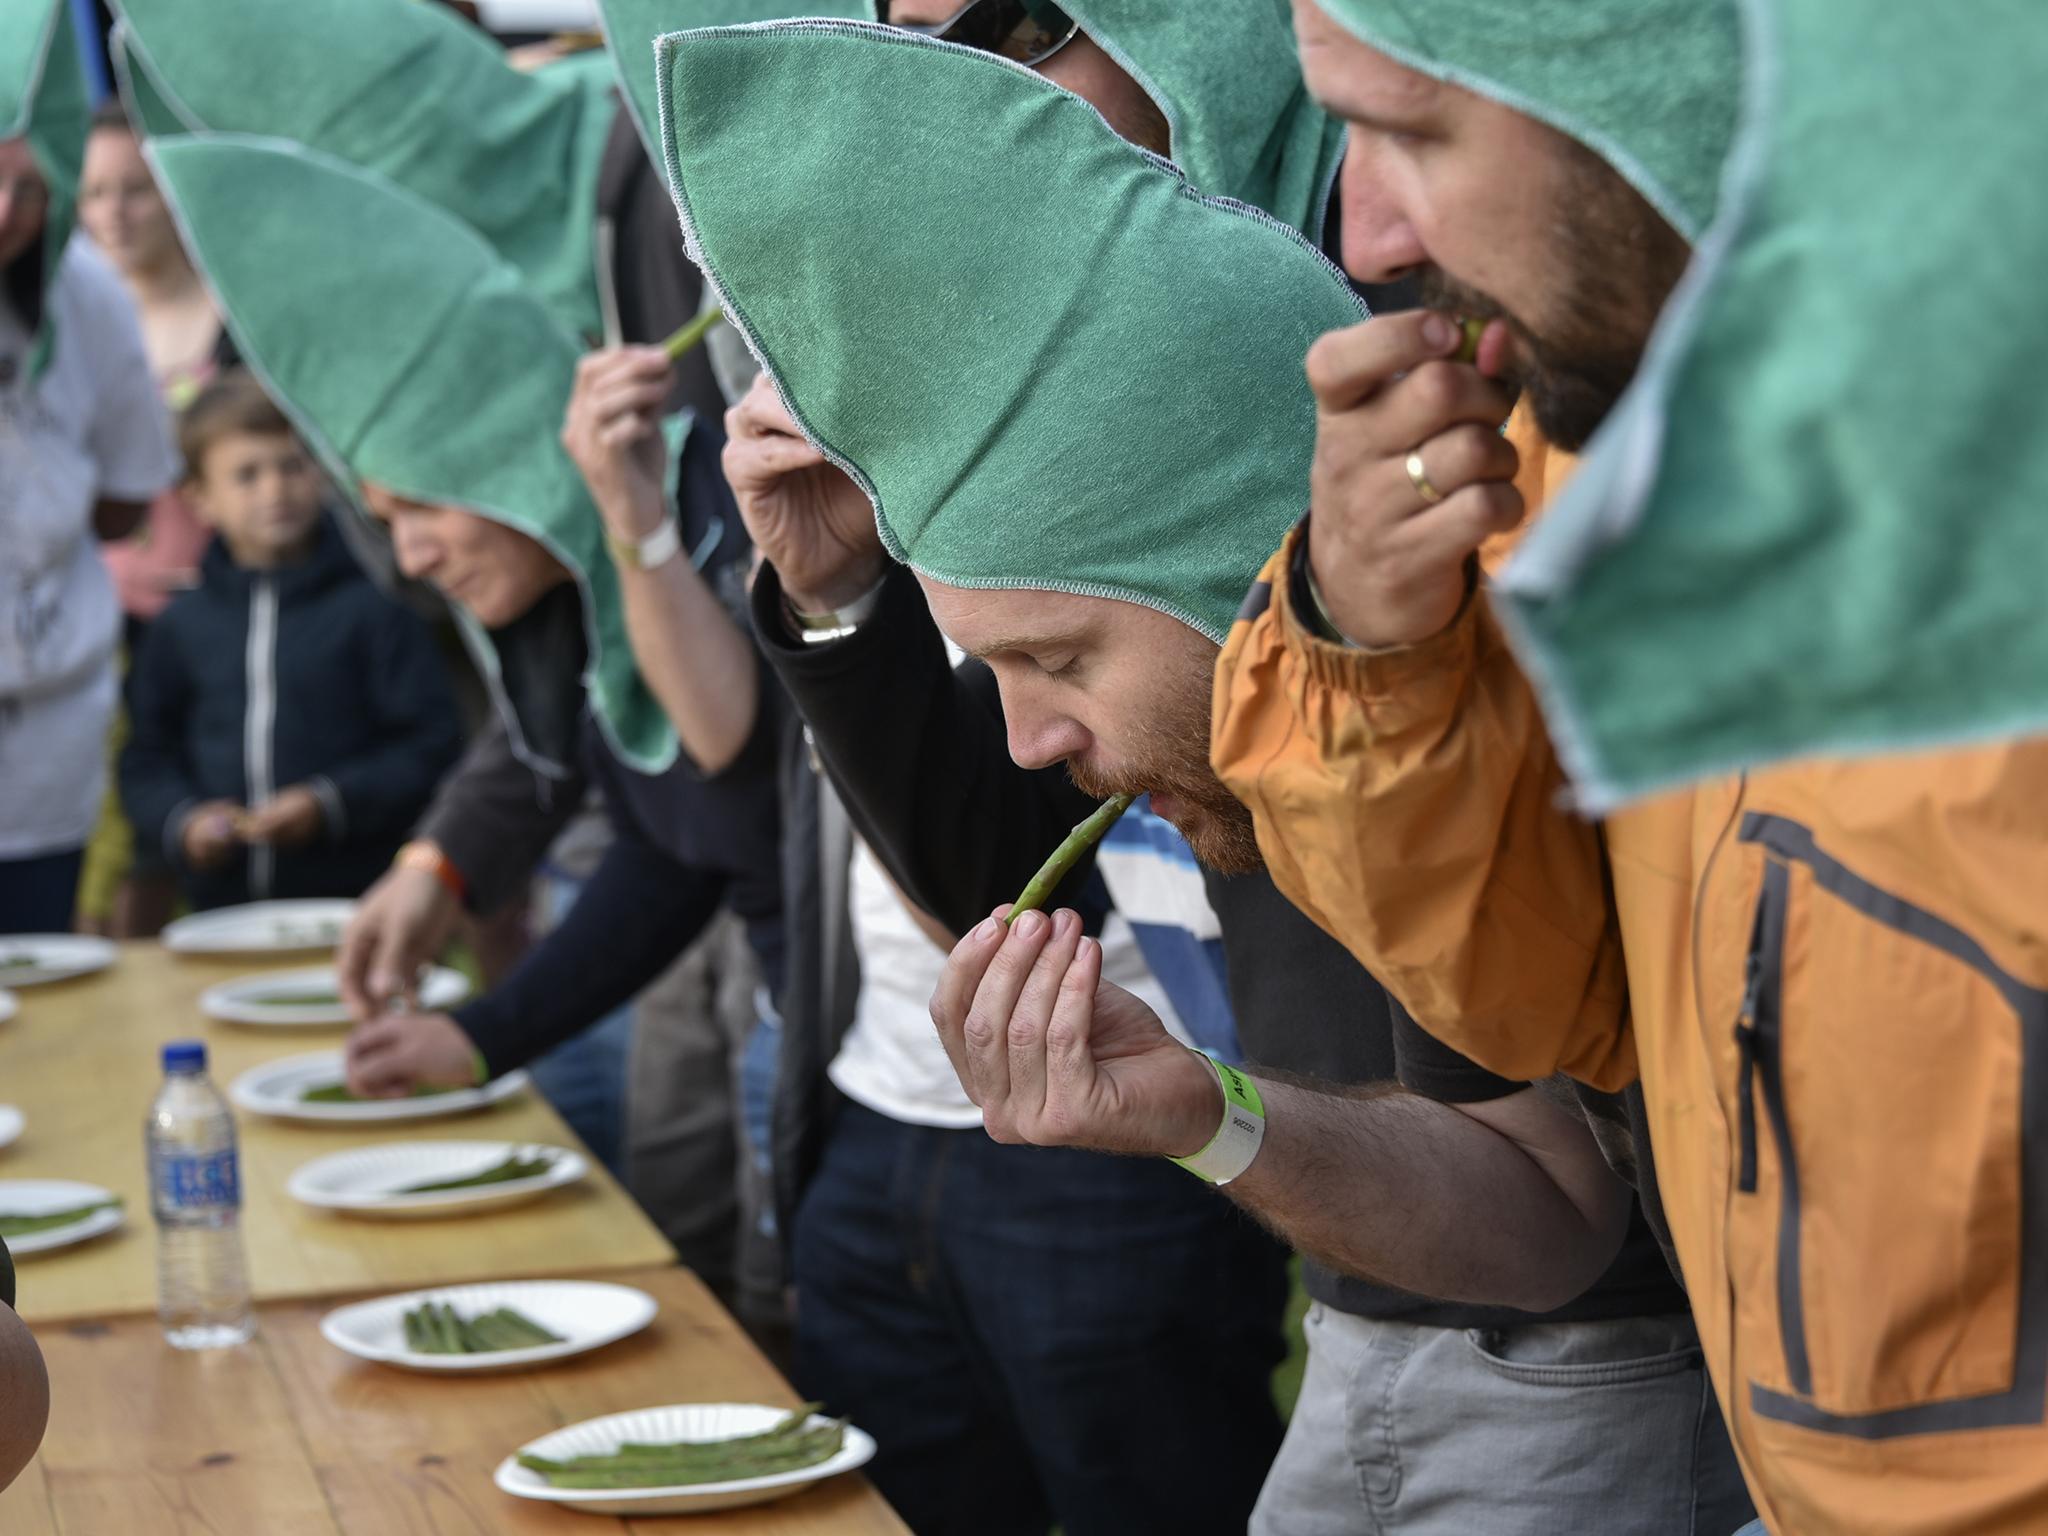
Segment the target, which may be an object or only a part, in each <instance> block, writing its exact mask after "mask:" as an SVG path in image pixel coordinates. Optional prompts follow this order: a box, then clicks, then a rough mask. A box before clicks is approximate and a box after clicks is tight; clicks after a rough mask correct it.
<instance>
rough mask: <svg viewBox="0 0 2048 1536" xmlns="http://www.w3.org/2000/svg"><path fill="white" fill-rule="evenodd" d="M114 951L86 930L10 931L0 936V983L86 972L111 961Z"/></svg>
mask: <svg viewBox="0 0 2048 1536" xmlns="http://www.w3.org/2000/svg"><path fill="white" fill-rule="evenodd" d="M115 954H116V951H115V949H114V945H113V942H112V941H111V940H109V939H101V938H95V937H94V936H93V935H91V934H87V933H10V934H8V935H6V936H5V937H4V938H0V987H35V986H40V985H42V984H43V983H44V982H46V981H69V980H70V979H71V978H72V977H74V976H89V975H91V974H92V973H93V972H94V971H103V970H105V969H106V968H107V967H108V966H110V965H112V964H113V963H114V957H115ZM8 1012H9V1014H10V1015H11V1014H12V1012H13V1010H12V1009H9V1010H8Z"/></svg>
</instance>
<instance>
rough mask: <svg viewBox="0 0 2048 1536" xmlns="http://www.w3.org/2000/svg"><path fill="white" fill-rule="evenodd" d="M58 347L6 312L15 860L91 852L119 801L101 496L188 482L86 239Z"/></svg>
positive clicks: (2, 708)
mask: <svg viewBox="0 0 2048 1536" xmlns="http://www.w3.org/2000/svg"><path fill="white" fill-rule="evenodd" d="M44 304H45V306H46V307H47V311H48V313H49V316H50V319H51V321H52V323H53V324H54V325H55V327H56V345H55V347H54V348H53V350H52V352H51V356H50V360H49V364H48V366H47V367H46V368H45V369H44V370H43V373H42V375H41V376H40V377H38V378H35V379H31V378H30V377H29V354H30V351H31V350H32V348H33V346H34V338H33V337H32V336H31V334H30V333H29V331H28V330H27V328H26V327H25V326H24V325H23V324H22V321H21V319H20V317H19V316H17V315H16V314H14V312H13V311H12V309H11V308H9V307H8V306H6V305H4V304H0V859H21V858H32V857H34V856H36V855H38V854H42V853H55V852H60V851H62V850H65V849H69V848H77V847H80V846H82V845H83V844H84V842H85V840H86V838H87V836H88V835H89V834H90V833H91V831H92V826H93V823H94V821H95V820H97V818H98V815H99V803H100V797H101V795H102V793H103V792H104V791H105V788H106V777H105V774H106V753H107V731H108V728H109V727H110V725H111V724H112V722H113V712H114V696H115V684H114V649H115V645H116V643H117V642H118V640H119V638H120V633H121V605H120V603H119V601H118V600H117V599H116V598H115V595H114V584H113V582H112V580H111V579H110V578H109V577H108V575H107V569H106V566H105V565H104V564H103V563H102V562H101V560H100V552H99V544H98V541H97V539H96V538H95V537H94V536H93V530H92V511H93V504H94V503H95V502H97V501H99V500H100V499H101V498H103V497H106V498H112V499H114V500H118V501H148V500H149V499H150V498H151V497H153V496H154V495H156V493H157V492H158V491H160V490H162V489H163V488H164V487H165V486H166V485H169V484H170V483H171V481H172V480H173V479H175V478H176V477H177V473H178V459H177V454H176V451H175V450H174V449H173V448H172V446H171V437H170V425H169V422H168V421H167V419H166V417H165V415H164V407H163V402H162V400H161V398H160V397H159V396H158V394H157V388H156V381H155V380H154V379H153V378H152V377H151V376H150V371H149V358H148V355H147V354H146V353H145V352H144V351H143V348H142V330H141V327H140V326H139V325H138V324H137V322H136V318H135V310H134V306H133V305H132V304H131V303H130V301H129V298H128V294H127V291H126V290H125V289H124V288H122V286H121V281H120V279H119V278H118V277H116V276H115V275H114V270H113V268H112V267H110V266H108V265H107V261H106V258H105V257H103V256H102V255H100V253H99V252H98V251H96V250H95V249H93V247H92V244H91V243H90V242H89V241H87V240H86V239H84V238H83V237H75V238H73V239H72V241H71V242H70V244H69V246H68V247H67V248H66V249H65V252H64V256H63V259H62V260H61V261H60V262H59V263H58V265H57V270H56V273H55V275H54V277H53V279H52V281H51V283H50V287H49V290H48V292H47V293H46V294H45V295H44Z"/></svg>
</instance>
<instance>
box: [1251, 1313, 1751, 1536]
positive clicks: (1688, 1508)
mask: <svg viewBox="0 0 2048 1536" xmlns="http://www.w3.org/2000/svg"><path fill="white" fill-rule="evenodd" d="M1305 1329H1306V1332H1307V1335H1308V1346H1309V1355H1308V1369H1307V1372H1306V1374H1305V1375H1304V1377H1303V1379H1302V1387H1301V1400H1300V1402H1299V1403H1297V1404H1296V1406H1295V1410H1294V1418H1293V1420H1292V1421H1291V1422H1290V1423H1289V1425H1288V1428H1287V1438H1286V1440H1285V1441H1284V1442H1283V1444H1282V1445H1281V1447H1280V1455H1279V1457H1278V1458H1277V1459H1276V1460H1275V1461H1274V1463H1273V1470H1272V1471H1271V1473H1269V1474H1268V1476H1267V1478H1266V1486H1265V1489H1264V1491H1263V1492H1262V1493H1261V1494H1260V1496H1259V1502H1258V1507H1257V1508H1256V1509H1254V1510H1253V1512H1252V1519H1251V1532H1252V1536H1729V1533H1730V1532H1733V1531H1734V1530H1736V1528H1737V1527H1739V1526H1741V1525H1742V1524H1743V1523H1744V1522H1745V1521H1747V1520H1749V1519H1750V1518H1751V1516H1752V1515H1753V1514H1754V1513H1755V1511H1754V1510H1753V1509H1752V1508H1751V1507H1750V1502H1749V1495H1748V1493H1747V1492H1746V1491H1745V1490H1744V1488H1743V1484H1742V1475H1741V1473H1740V1471H1739V1470H1738V1469H1737V1467H1736V1463H1735V1452H1734V1449H1733V1447H1732V1446H1731V1445H1730V1444H1729V1441H1728V1433H1727V1430H1726V1429H1725V1427H1724V1426H1723V1424H1722V1422H1721V1412H1720V1408H1719V1406H1718V1405H1717V1404H1716V1403H1715V1401H1714V1391H1713V1387H1712V1385H1711V1384H1710V1383H1709V1382H1708V1380H1707V1372H1706V1367H1705V1365H1704V1363H1703V1362H1702V1360H1701V1358H1700V1349H1699V1336H1698V1334H1697V1333H1696V1332H1695V1331H1694V1329H1693V1325H1692V1320H1691V1319H1690V1318H1689V1317H1639V1318H1623V1319H1620V1320H1617V1321H1613V1322H1588V1323H1530V1324H1525V1325H1521V1326H1518V1327H1513V1328H1507V1329H1500V1330H1493V1331H1488V1332H1484V1333H1480V1332H1468V1331H1466V1330H1463V1329H1456V1328H1429V1327H1421V1326H1418V1325H1416V1324H1412V1323H1399V1322H1376V1321H1374V1320H1372V1319H1369V1318H1361V1317H1351V1316H1347V1315H1346V1314H1344V1313H1341V1312H1334V1311H1331V1310H1330V1309H1328V1308H1326V1307H1323V1306H1320V1305H1317V1306H1312V1307H1310V1309H1309V1313H1308V1318H1307V1322H1306V1324H1305Z"/></svg>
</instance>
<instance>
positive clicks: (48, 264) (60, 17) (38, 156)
mask: <svg viewBox="0 0 2048 1536" xmlns="http://www.w3.org/2000/svg"><path fill="white" fill-rule="evenodd" d="M89 117H90V109H89V108H88V107H87V105H86V95H85V71H84V69H83V67H82V66H81V65H80V64H79V60H78V40H77V37H76V35H75V34H74V33H73V32H72V30H71V4H70V0H8V3H7V4H6V5H0V139H27V140H28V148H29V153H30V154H31V155H33V156H34V157H35V162H36V169H37V170H39V171H40V172H42V176H43V180H44V182H45V183H46V184H47V185H48V188H49V201H48V203H47V204H46V205H45V208H44V213H43V281H44V282H45V283H46V284H47V283H48V282H49V281H50V280H51V279H53V278H54V277H55V276H56V274H57V263H58V262H59V261H60V260H62V259H63V256H64V247H65V245H66V244H67V243H69V241H70V239H71V226H72V221H73V219H74V217H75V214H76V211H77V206H78V175H79V168H80V166H81V165H82V164H83V163H84V160H85V132H86V123H87V121H88V119H89ZM54 340H55V337H54V335H53V332H52V329H51V323H50V308H49V306H48V305H44V306H43V317H42V322H41V324H40V326H39V327H38V329H37V332H36V339H35V347H34V350H33V351H32V352H31V353H30V356H29V374H30V377H35V376H37V375H39V374H41V372H42V371H43V368H44V366H45V365H46V364H47V363H48V362H49V360H50V348H51V345H52V343H53V341H54Z"/></svg>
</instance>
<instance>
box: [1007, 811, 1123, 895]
mask: <svg viewBox="0 0 2048 1536" xmlns="http://www.w3.org/2000/svg"><path fill="white" fill-rule="evenodd" d="M1136 798H1137V796H1135V795H1111V796H1110V797H1109V798H1108V799H1107V800H1105V801H1103V802H1102V804H1100V805H1098V806H1097V807H1096V808H1095V811H1094V814H1092V815H1091V816H1090V817H1089V818H1088V819H1087V820H1086V821H1084V822H1082V823H1081V825H1079V826H1078V827H1076V828H1074V830H1073V831H1071V832H1069V833H1068V834H1067V840H1066V841H1065V842H1063V843H1061V844H1060V845H1059V847H1057V848H1055V849H1053V851H1052V857H1051V858H1049V859H1047V860H1046V861H1045V863H1043V864H1042V865H1040V866H1039V869H1038V873H1037V874H1035V875H1033V876H1032V877H1031V883H1030V884H1029V885H1027V886H1025V887H1024V891H1023V894H1022V895H1020V896H1019V897H1018V898H1017V901H1016V905H1014V906H1012V907H1011V908H1010V915H1009V917H1008V918H1006V919H1005V921H1006V922H1012V923H1014V922H1016V921H1017V919H1018V918H1020V917H1022V916H1023V915H1024V914H1025V913H1026V912H1036V911H1037V910H1038V909H1039V908H1040V907H1042V906H1044V905H1045V903H1046V900H1047V898H1049V897H1050V896H1051V895H1052V893H1053V891H1054V889H1055V888H1057V887H1058V885H1059V883H1060V882H1061V881H1062V880H1064V879H1066V877H1067V871H1068V870H1070V869H1072V868H1073V867H1074V866H1075V865H1076V864H1078V863H1080V861H1081V855H1082V854H1084V853H1086V852H1087V851H1088V850H1089V849H1090V848H1093V847H1094V846H1095V845H1096V844H1097V843H1099V842H1101V841H1102V839H1103V836H1104V835H1105V834H1106V833H1107V832H1108V831H1109V829H1110V828H1111V827H1112V826H1114V825H1115V824H1116V819H1117V817H1119V816H1121V815H1123V813H1124V812H1125V811H1128V810H1129V809H1130V808H1131V802H1132V801H1133V800H1135V799H1136Z"/></svg>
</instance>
